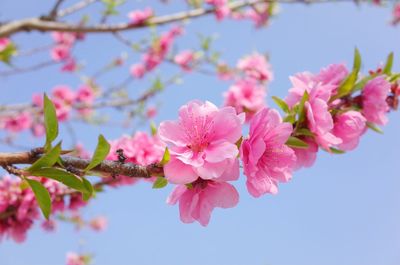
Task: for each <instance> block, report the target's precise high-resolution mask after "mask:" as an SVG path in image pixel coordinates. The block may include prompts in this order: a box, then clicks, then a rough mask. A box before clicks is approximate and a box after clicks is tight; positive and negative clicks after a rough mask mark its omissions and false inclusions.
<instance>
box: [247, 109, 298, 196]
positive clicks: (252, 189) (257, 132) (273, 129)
mask: <svg viewBox="0 0 400 265" xmlns="http://www.w3.org/2000/svg"><path fill="white" fill-rule="evenodd" d="M292 131H293V128H292V125H291V124H290V123H284V122H282V119H281V117H280V115H279V113H278V112H277V111H276V110H273V109H266V108H264V109H262V110H261V111H260V112H258V113H257V114H256V115H255V116H254V118H253V119H252V120H251V122H250V135H249V137H248V138H247V139H245V140H243V143H242V146H241V149H240V157H241V158H242V160H243V168H244V174H245V175H246V176H247V181H246V185H247V189H248V191H249V193H250V194H251V195H252V196H254V197H260V196H261V195H263V194H265V193H271V194H276V193H277V192H278V183H279V182H287V181H289V180H290V179H291V177H292V171H293V169H294V166H295V163H296V156H295V153H294V151H293V150H292V149H291V148H289V147H288V146H286V145H285V143H286V141H287V140H288V138H289V136H290V134H291V133H292Z"/></svg>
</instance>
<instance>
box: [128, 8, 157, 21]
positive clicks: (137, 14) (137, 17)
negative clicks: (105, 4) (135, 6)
mask: <svg viewBox="0 0 400 265" xmlns="http://www.w3.org/2000/svg"><path fill="white" fill-rule="evenodd" d="M153 15H154V12H153V9H152V8H151V7H146V8H145V9H143V10H134V11H132V12H130V13H129V14H128V17H129V19H130V20H131V24H133V25H142V24H144V23H145V22H146V21H147V20H148V19H149V18H151V17H152V16H153Z"/></svg>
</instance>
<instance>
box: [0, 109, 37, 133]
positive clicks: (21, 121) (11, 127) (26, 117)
mask: <svg viewBox="0 0 400 265" xmlns="http://www.w3.org/2000/svg"><path fill="white" fill-rule="evenodd" d="M31 125H32V117H31V114H30V113H28V112H22V113H18V114H16V115H14V116H13V117H11V116H10V117H6V118H5V121H4V128H5V129H6V130H8V131H10V132H14V133H17V132H20V131H23V130H26V129H28V128H30V127H31Z"/></svg>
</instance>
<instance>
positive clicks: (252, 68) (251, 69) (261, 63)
mask: <svg viewBox="0 0 400 265" xmlns="http://www.w3.org/2000/svg"><path fill="white" fill-rule="evenodd" d="M237 68H238V69H239V70H241V71H243V72H244V73H245V74H246V75H247V76H248V77H251V78H254V79H257V80H259V81H271V80H272V79H273V74H272V70H271V65H270V64H269V63H268V62H267V60H266V59H265V56H263V55H261V54H259V53H253V54H252V55H249V56H246V57H244V58H242V59H240V60H239V62H238V63H237Z"/></svg>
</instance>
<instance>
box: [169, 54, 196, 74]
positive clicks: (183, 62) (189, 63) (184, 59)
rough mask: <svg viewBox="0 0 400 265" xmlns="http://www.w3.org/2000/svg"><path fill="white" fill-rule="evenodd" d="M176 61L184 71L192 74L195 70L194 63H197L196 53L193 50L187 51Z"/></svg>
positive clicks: (178, 55)
mask: <svg viewBox="0 0 400 265" xmlns="http://www.w3.org/2000/svg"><path fill="white" fill-rule="evenodd" d="M174 61H175V63H176V64H178V65H179V66H180V67H181V68H182V69H183V70H184V71H186V72H190V71H192V68H193V63H194V61H195V56H194V52H193V51H192V50H185V51H182V52H180V53H178V54H177V55H175V57H174Z"/></svg>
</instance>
